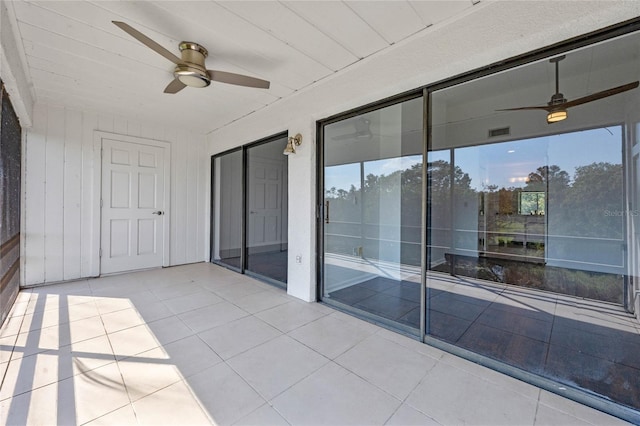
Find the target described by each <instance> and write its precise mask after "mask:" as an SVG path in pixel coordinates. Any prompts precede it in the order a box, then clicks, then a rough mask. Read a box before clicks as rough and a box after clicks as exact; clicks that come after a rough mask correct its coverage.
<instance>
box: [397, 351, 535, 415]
mask: <svg viewBox="0 0 640 426" xmlns="http://www.w3.org/2000/svg"><path fill="white" fill-rule="evenodd" d="M406 403H408V404H409V405H410V406H412V407H414V408H416V409H417V410H419V411H421V412H422V413H425V414H427V415H428V416H429V417H431V418H433V419H435V420H436V421H437V422H439V423H442V424H461V423H465V422H474V423H477V424H491V425H514V424H532V423H533V421H534V416H535V412H536V405H537V401H536V399H530V398H526V397H524V396H523V395H522V394H518V393H514V392H512V391H511V390H509V389H508V388H505V387H502V386H498V385H494V384H493V383H490V382H488V381H486V380H483V379H481V378H479V377H477V376H474V375H473V374H471V373H469V372H467V371H465V370H461V369H458V368H455V367H452V366H450V365H448V364H445V363H444V362H442V361H439V362H438V364H437V365H436V366H435V367H433V368H432V369H431V370H430V371H429V372H428V373H427V375H426V376H425V377H424V378H423V380H422V382H421V383H420V384H419V385H418V386H417V387H416V389H415V390H413V392H411V394H410V395H409V397H408V398H407V399H406Z"/></svg>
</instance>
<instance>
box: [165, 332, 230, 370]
mask: <svg viewBox="0 0 640 426" xmlns="http://www.w3.org/2000/svg"><path fill="white" fill-rule="evenodd" d="M164 351H165V353H166V354H167V359H168V360H169V362H170V363H171V364H172V365H174V366H175V367H176V368H177V369H178V371H179V373H180V374H181V375H182V377H185V378H186V377H189V376H192V375H194V374H196V373H199V372H201V371H203V370H206V369H207V368H209V367H211V366H214V365H216V364H219V363H221V362H222V359H221V358H220V357H219V356H218V354H216V353H215V352H214V351H213V349H211V348H210V347H209V346H208V345H207V344H206V343H204V342H203V341H202V340H201V339H200V338H199V337H198V336H189V337H185V338H184V339H182V340H178V341H176V342H172V343H169V344H167V345H164Z"/></svg>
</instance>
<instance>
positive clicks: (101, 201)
mask: <svg viewBox="0 0 640 426" xmlns="http://www.w3.org/2000/svg"><path fill="white" fill-rule="evenodd" d="M100 207H102V198H101V199H100Z"/></svg>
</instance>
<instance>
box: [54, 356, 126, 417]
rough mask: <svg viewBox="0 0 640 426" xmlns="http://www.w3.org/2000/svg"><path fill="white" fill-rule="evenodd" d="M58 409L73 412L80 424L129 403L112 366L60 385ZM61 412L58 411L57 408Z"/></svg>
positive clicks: (64, 381) (73, 378)
mask: <svg viewBox="0 0 640 426" xmlns="http://www.w3.org/2000/svg"><path fill="white" fill-rule="evenodd" d="M58 386H59V388H60V389H61V392H60V393H59V395H58V401H59V407H64V409H65V410H69V411H72V410H75V417H76V423H77V424H82V423H86V422H89V421H91V420H94V419H96V418H98V417H101V416H104V415H105V414H107V413H110V412H112V411H114V410H116V409H118V408H121V407H123V406H125V405H127V404H129V398H128V397H127V394H126V391H125V388H124V385H123V383H122V376H121V375H120V371H119V370H118V366H117V365H116V364H115V363H112V364H108V365H106V366H104V367H100V368H97V369H95V370H91V371H88V372H85V373H83V374H78V375H76V376H73V377H72V378H70V379H67V380H63V381H62V382H59V385H58ZM59 409H60V408H59Z"/></svg>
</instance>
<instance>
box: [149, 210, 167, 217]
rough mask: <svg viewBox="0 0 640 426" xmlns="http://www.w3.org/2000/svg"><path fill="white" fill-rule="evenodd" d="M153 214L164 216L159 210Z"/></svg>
mask: <svg viewBox="0 0 640 426" xmlns="http://www.w3.org/2000/svg"><path fill="white" fill-rule="evenodd" d="M151 214H157V215H158V216H162V215H163V214H164V212H163V211H162V210H158V211H157V212H153V213H151Z"/></svg>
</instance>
